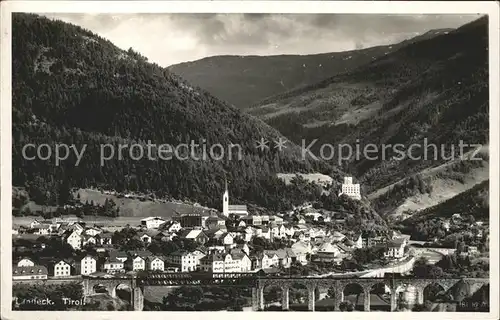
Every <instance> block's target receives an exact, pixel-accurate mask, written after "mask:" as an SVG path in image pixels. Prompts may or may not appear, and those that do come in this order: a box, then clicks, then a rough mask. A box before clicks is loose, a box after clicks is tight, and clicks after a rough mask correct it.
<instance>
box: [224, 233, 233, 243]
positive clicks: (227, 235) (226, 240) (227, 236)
mask: <svg viewBox="0 0 500 320" xmlns="http://www.w3.org/2000/svg"><path fill="white" fill-rule="evenodd" d="M221 241H222V244H223V245H232V244H233V243H234V237H233V236H232V235H231V234H230V233H225V234H223V235H222V236H221Z"/></svg>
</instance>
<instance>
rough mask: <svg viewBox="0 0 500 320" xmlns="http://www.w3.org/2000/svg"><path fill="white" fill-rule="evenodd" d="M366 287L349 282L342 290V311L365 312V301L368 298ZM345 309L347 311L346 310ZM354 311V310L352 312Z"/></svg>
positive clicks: (340, 305)
mask: <svg viewBox="0 0 500 320" xmlns="http://www.w3.org/2000/svg"><path fill="white" fill-rule="evenodd" d="M367 291H368V290H366V286H365V285H362V284H360V283H358V282H349V283H347V284H345V285H344V287H343V288H342V295H341V297H340V298H341V303H340V304H339V308H340V310H341V311H352V310H360V311H361V310H364V307H365V303H364V302H365V299H366V298H367ZM344 309H345V310H344ZM351 309H352V310H351Z"/></svg>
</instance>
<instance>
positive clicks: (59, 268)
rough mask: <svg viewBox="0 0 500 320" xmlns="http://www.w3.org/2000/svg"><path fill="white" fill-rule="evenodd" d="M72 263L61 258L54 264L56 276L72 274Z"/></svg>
mask: <svg viewBox="0 0 500 320" xmlns="http://www.w3.org/2000/svg"><path fill="white" fill-rule="evenodd" d="M71 268H72V266H71V264H70V263H69V262H67V261H64V260H60V261H59V262H58V263H56V264H55V265H54V276H55V277H69V276H70V275H71Z"/></svg>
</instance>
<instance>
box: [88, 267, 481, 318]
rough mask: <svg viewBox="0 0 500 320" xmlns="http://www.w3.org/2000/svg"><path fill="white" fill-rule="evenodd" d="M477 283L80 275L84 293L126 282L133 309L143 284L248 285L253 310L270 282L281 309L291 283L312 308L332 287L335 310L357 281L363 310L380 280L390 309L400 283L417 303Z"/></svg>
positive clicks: (259, 307)
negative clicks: (432, 290) (430, 292)
mask: <svg viewBox="0 0 500 320" xmlns="http://www.w3.org/2000/svg"><path fill="white" fill-rule="evenodd" d="M461 280H462V281H465V282H466V283H467V284H469V285H472V286H476V288H479V287H481V286H482V285H484V284H487V283H489V279H483V278H462V279H460V278H454V279H450V278H438V279H418V278H404V277H400V278H314V277H279V278H276V277H266V276H259V275H256V274H255V273H237V274H236V273H235V274H194V273H171V274H169V273H158V274H149V275H146V276H117V277H92V276H84V277H83V282H82V285H83V292H84V295H85V296H89V295H92V294H94V293H96V291H95V289H96V287H97V286H102V287H105V288H106V289H107V291H108V292H109V293H110V294H111V295H112V296H113V297H116V288H117V287H118V286H119V285H126V286H128V287H130V289H131V304H132V306H133V309H134V310H136V311H140V310H142V309H143V307H144V287H146V286H197V285H224V286H245V287H252V309H253V310H254V311H258V310H264V303H265V301H264V288H266V287H268V286H274V287H278V288H281V291H282V303H281V306H282V309H283V310H288V309H289V290H290V288H291V287H292V286H293V285H296V284H298V285H302V286H304V287H305V288H307V291H308V310H309V311H314V309H315V300H316V297H315V290H316V288H318V289H319V288H332V289H333V290H334V292H335V295H334V297H333V299H334V301H335V302H334V305H335V310H339V306H340V303H341V302H342V301H344V289H345V288H346V287H347V286H348V285H351V284H356V285H359V286H360V287H361V288H362V290H363V293H364V294H363V296H364V310H365V311H369V310H370V290H371V288H372V287H373V286H375V285H380V284H384V285H385V286H386V287H387V288H389V290H390V297H391V299H390V300H391V311H394V310H396V304H397V292H396V290H397V289H398V288H400V287H401V286H404V285H411V286H414V287H415V288H416V289H417V293H418V294H417V303H419V304H421V303H423V302H424V301H423V300H424V289H425V288H426V287H427V286H428V285H430V284H439V285H440V286H441V287H442V288H443V289H445V290H448V289H450V288H451V287H452V286H453V285H455V284H456V283H457V282H459V281H461Z"/></svg>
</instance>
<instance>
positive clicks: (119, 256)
mask: <svg viewBox="0 0 500 320" xmlns="http://www.w3.org/2000/svg"><path fill="white" fill-rule="evenodd" d="M109 257H110V258H113V259H116V260H119V261H121V262H125V261H127V259H128V255H127V254H126V253H125V252H123V251H114V250H113V251H110V252H109Z"/></svg>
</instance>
